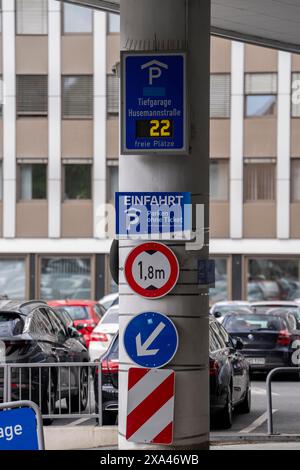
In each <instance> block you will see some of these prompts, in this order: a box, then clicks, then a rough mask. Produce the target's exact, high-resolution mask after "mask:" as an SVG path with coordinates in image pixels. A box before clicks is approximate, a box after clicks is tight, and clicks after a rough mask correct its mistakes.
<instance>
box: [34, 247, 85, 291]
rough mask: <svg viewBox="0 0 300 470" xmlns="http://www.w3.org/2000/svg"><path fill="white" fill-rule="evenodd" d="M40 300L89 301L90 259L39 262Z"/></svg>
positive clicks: (53, 258) (59, 259) (66, 258)
mask: <svg viewBox="0 0 300 470" xmlns="http://www.w3.org/2000/svg"><path fill="white" fill-rule="evenodd" d="M40 266H41V267H40V270H41V271H40V279H41V285H40V297H41V298H42V299H45V300H48V299H91V298H92V289H91V258H84V257H80V256H77V257H76V258H71V257H65V258H61V257H48V258H41V260H40Z"/></svg>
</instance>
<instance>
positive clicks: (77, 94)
mask: <svg viewBox="0 0 300 470" xmlns="http://www.w3.org/2000/svg"><path fill="white" fill-rule="evenodd" d="M62 80H63V106H62V108H63V117H64V118H72V117H73V118H81V117H92V116H93V77H92V76H90V75H74V76H69V75H68V76H65V77H63V79H62Z"/></svg>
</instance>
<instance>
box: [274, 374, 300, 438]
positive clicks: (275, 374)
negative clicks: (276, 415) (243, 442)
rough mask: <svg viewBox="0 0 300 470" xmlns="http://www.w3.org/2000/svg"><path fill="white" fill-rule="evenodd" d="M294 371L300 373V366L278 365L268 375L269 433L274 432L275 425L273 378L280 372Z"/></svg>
mask: <svg viewBox="0 0 300 470" xmlns="http://www.w3.org/2000/svg"><path fill="white" fill-rule="evenodd" d="M282 372H283V373H286V372H288V373H291V372H292V373H293V372H297V373H298V374H300V368H299V367H277V368H276V369H273V370H271V372H269V374H268V376H267V381H266V386H267V401H268V434H269V435H272V434H274V426H273V404H272V378H273V377H274V375H276V374H279V373H282Z"/></svg>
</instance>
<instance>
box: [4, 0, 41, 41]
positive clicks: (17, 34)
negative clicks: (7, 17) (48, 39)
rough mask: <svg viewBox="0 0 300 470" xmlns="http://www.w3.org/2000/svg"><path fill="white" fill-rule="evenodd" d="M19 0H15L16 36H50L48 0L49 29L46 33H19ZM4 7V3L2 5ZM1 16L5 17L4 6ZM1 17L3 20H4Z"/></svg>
mask: <svg viewBox="0 0 300 470" xmlns="http://www.w3.org/2000/svg"><path fill="white" fill-rule="evenodd" d="M17 3H18V2H17V0H15V2H14V7H15V34H16V36H27V37H30V36H33V37H37V36H48V34H49V9H48V0H47V2H46V5H47V7H46V15H47V21H46V25H47V31H46V33H18V8H17ZM1 7H2V5H1ZM1 17H2V18H3V15H2V8H1ZM2 18H1V20H2ZM1 31H3V24H2V29H1Z"/></svg>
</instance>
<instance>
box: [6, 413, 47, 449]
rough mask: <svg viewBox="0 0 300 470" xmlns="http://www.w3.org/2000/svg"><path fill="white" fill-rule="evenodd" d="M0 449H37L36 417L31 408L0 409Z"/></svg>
mask: <svg viewBox="0 0 300 470" xmlns="http://www.w3.org/2000/svg"><path fill="white" fill-rule="evenodd" d="M0 450H39V444H38V434H37V419H36V415H35V412H34V411H33V410H32V409H31V408H17V409H11V410H4V411H0Z"/></svg>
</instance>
